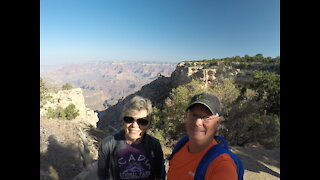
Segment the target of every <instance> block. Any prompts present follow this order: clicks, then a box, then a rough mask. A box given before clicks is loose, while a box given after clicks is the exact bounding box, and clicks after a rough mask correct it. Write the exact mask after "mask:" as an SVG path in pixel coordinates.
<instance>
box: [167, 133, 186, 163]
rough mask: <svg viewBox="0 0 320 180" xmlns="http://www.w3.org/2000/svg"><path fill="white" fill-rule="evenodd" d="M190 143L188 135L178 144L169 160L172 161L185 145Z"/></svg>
mask: <svg viewBox="0 0 320 180" xmlns="http://www.w3.org/2000/svg"><path fill="white" fill-rule="evenodd" d="M187 141H189V137H188V136H187V135H185V136H183V137H182V138H181V139H180V140H179V141H178V142H177V144H176V145H175V146H174V148H173V150H172V153H171V155H170V156H169V157H168V158H167V160H171V159H172V157H173V155H174V154H175V153H176V152H178V151H179V150H180V149H181V148H182V147H183V145H185V144H186V142H187Z"/></svg>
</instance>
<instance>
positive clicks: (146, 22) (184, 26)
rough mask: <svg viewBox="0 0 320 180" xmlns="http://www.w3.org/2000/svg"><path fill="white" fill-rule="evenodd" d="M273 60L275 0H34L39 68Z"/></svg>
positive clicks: (277, 40) (276, 18)
mask: <svg viewBox="0 0 320 180" xmlns="http://www.w3.org/2000/svg"><path fill="white" fill-rule="evenodd" d="M258 53H262V54H263V55H264V56H265V57H269V56H270V57H276V56H280V1H279V0H40V62H41V64H54V63H69V62H84V61H97V60H98V61H100V60H106V61H159V62H160V61H165V62H180V61H184V60H200V59H212V58H224V57H232V56H244V55H245V54H248V55H250V56H254V55H256V54H258Z"/></svg>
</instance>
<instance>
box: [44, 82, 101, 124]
mask: <svg viewBox="0 0 320 180" xmlns="http://www.w3.org/2000/svg"><path fill="white" fill-rule="evenodd" d="M49 95H50V96H51V97H52V98H51V100H50V101H48V102H47V103H46V104H45V105H44V106H43V108H41V109H40V116H45V115H46V114H47V112H48V109H49V107H51V108H52V109H55V108H56V107H58V106H60V107H62V108H66V107H67V106H68V105H69V104H74V105H75V106H76V109H78V110H79V116H78V117H77V118H76V119H75V120H73V121H81V122H84V123H87V124H90V125H92V126H93V127H96V123H97V122H98V121H99V119H98V114H97V113H96V112H94V111H93V110H90V109H89V108H87V107H86V105H85V100H84V96H83V93H82V89H81V88H75V89H71V90H61V91H58V92H57V93H50V94H49Z"/></svg>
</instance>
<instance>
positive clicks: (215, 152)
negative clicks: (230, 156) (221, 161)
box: [194, 144, 226, 180]
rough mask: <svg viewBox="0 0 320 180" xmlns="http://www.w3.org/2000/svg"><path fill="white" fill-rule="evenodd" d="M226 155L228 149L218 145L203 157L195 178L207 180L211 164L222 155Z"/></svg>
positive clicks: (196, 179)
mask: <svg viewBox="0 0 320 180" xmlns="http://www.w3.org/2000/svg"><path fill="white" fill-rule="evenodd" d="M224 153H226V149H225V148H224V147H223V146H222V145H220V144H216V145H214V146H213V147H212V148H210V149H209V151H208V152H207V153H206V154H205V155H204V156H203V157H202V159H201V161H200V163H199V165H198V167H197V169H196V173H195V176H194V179H195V180H200V179H201V180H203V179H205V175H206V172H207V169H208V167H209V165H210V163H211V162H212V161H213V160H214V159H215V158H216V157H218V156H220V155H221V154H224Z"/></svg>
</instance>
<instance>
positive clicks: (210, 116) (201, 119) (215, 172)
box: [167, 93, 238, 180]
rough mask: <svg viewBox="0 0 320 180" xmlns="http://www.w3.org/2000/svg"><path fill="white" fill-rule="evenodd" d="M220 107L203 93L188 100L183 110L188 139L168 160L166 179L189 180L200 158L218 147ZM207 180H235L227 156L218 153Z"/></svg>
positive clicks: (194, 172)
mask: <svg viewBox="0 0 320 180" xmlns="http://www.w3.org/2000/svg"><path fill="white" fill-rule="evenodd" d="M220 114H221V108H220V102H219V99H218V98H217V97H216V96H213V95H210V94H206V93H202V94H197V95H195V96H194V97H192V98H191V101H190V103H189V105H188V106H187V109H186V115H185V129H186V133H187V135H188V138H189V140H188V141H187V142H186V143H185V144H184V145H183V146H182V147H181V149H179V150H178V151H177V152H176V153H175V154H174V156H173V157H172V158H171V159H170V161H169V170H168V176H167V179H168V180H174V179H184V180H188V179H190V180H192V179H194V176H195V174H196V170H197V167H198V165H199V163H200V161H201V159H202V157H203V156H204V155H205V154H206V152H208V151H209V149H210V148H211V147H213V146H215V145H217V141H216V140H215V139H214V136H215V135H216V133H217V131H218V128H219V125H220V122H221V121H222V120H223V119H222V117H220ZM204 177H205V178H204V179H206V180H209V179H210V180H236V179H237V178H238V175H237V167H236V164H235V163H234V161H233V159H232V158H231V157H230V155H229V154H221V155H219V156H218V157H217V158H215V159H214V160H213V161H211V163H210V164H209V166H208V168H207V170H206V173H205V175H204Z"/></svg>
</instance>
